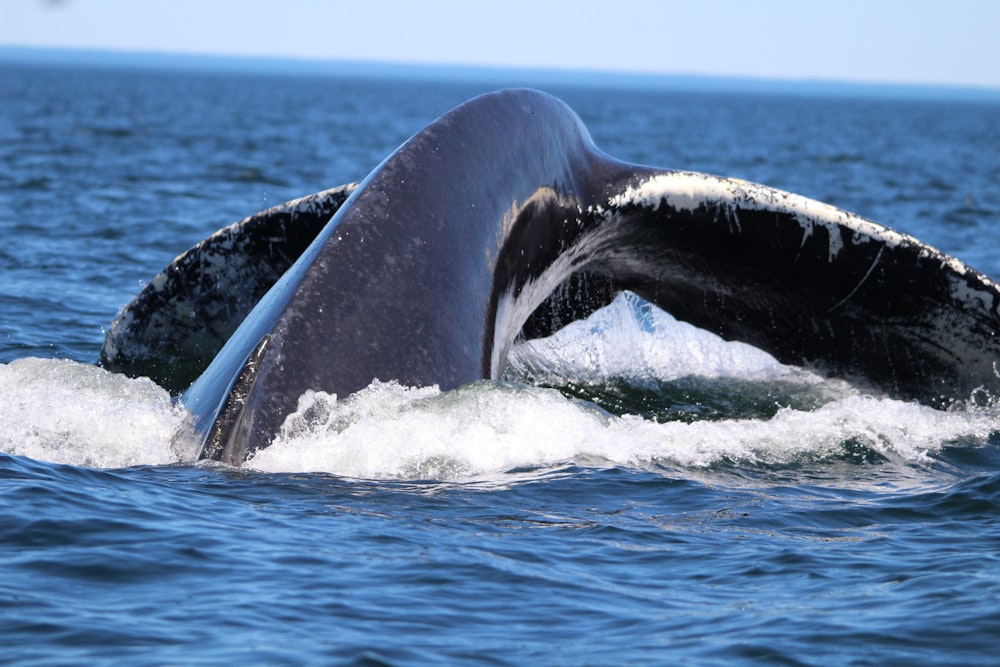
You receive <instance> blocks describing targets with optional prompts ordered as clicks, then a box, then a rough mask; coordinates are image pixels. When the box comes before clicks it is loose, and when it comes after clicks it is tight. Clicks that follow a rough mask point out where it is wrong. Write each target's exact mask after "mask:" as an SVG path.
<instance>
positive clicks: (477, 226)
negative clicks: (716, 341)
mask: <svg viewBox="0 0 1000 667" xmlns="http://www.w3.org/2000/svg"><path fill="white" fill-rule="evenodd" d="M348 195H350V197H349V198H348ZM299 202H306V203H296V202H291V203H289V204H286V205H284V206H282V207H277V208H276V209H272V210H271V211H269V212H265V213H262V214H260V215H259V216H255V217H254V218H250V219H248V220H247V221H244V222H243V223H238V224H237V225H236V226H234V227H231V228H227V229H228V230H231V231H229V232H227V231H226V230H223V231H222V232H220V233H219V234H217V235H216V236H213V237H211V238H210V239H207V240H206V241H204V242H202V244H199V245H198V246H196V247H195V248H194V249H192V250H191V251H189V252H188V253H185V254H184V255H182V256H181V257H180V258H178V260H176V261H175V262H174V264H172V265H171V266H170V267H168V268H167V269H166V270H165V271H164V273H162V274H160V276H158V277H157V278H156V279H154V281H153V282H152V283H150V286H147V289H146V290H144V292H143V293H141V294H140V295H139V297H137V298H136V300H135V301H133V303H132V304H130V305H129V306H127V307H126V308H125V309H124V310H123V311H122V313H121V315H120V316H119V318H118V320H117V321H116V323H115V325H113V326H112V330H111V331H109V334H108V340H107V341H106V343H105V349H104V351H103V352H102V360H104V363H105V364H106V365H108V366H109V367H112V368H119V369H122V370H125V371H127V372H132V373H135V372H143V373H147V374H152V373H154V372H155V373H157V375H153V377H154V378H155V379H159V380H161V381H164V382H165V383H168V384H169V386H171V387H172V388H173V389H175V390H178V391H179V390H180V389H182V388H183V386H184V385H185V383H186V382H188V381H189V380H190V379H191V378H193V377H197V379H196V380H195V381H194V383H193V384H192V385H191V386H190V387H189V388H188V389H187V390H186V391H185V392H184V394H183V396H182V400H183V401H184V403H185V405H186V406H187V407H188V408H190V409H191V410H192V412H193V413H194V415H195V418H196V420H197V426H196V428H197V429H198V430H199V431H200V432H201V433H202V434H204V436H205V438H206V439H207V440H208V441H209V446H207V447H206V448H205V450H204V454H205V455H207V456H210V457H212V458H220V459H222V460H224V461H227V462H229V463H233V464H235V465H238V464H240V463H242V461H243V460H244V459H245V458H246V457H247V456H249V455H250V454H251V453H252V452H253V451H255V450H256V449H258V448H260V447H263V446H266V445H267V444H268V443H269V442H270V441H271V439H273V437H274V435H275V434H276V433H277V431H278V428H279V427H280V425H281V423H282V421H283V420H284V418H285V416H287V415H288V414H289V413H291V412H292V411H293V410H294V409H295V405H296V401H297V398H298V397H299V396H300V395H302V393H303V392H304V391H306V390H307V389H314V390H322V391H327V392H331V393H337V394H339V395H347V394H350V393H352V392H354V391H357V390H358V389H361V388H363V387H365V386H367V385H368V384H369V383H370V382H371V381H372V380H373V379H375V378H379V379H382V380H390V379H394V380H398V381H400V382H401V383H404V384H407V385H412V386H421V385H434V384H436V385H439V386H440V387H441V388H442V389H450V388H454V387H457V386H459V385H461V384H464V383H466V382H470V381H473V380H476V379H479V378H491V377H492V378H496V377H499V376H500V374H501V373H502V372H503V370H504V365H505V363H506V356H507V353H508V351H509V349H510V347H511V346H512V345H513V343H514V341H515V340H516V339H517V337H518V336H525V335H527V336H542V335H547V334H549V333H552V332H553V331H555V330H557V329H558V328H560V327H561V326H564V325H565V324H568V323H569V322H570V321H573V320H575V319H579V318H581V317H585V316H586V315H588V314H590V313H591V312H593V311H594V310H595V309H597V308H599V307H601V306H603V305H605V304H606V303H608V302H609V301H610V300H611V299H612V298H613V297H614V296H615V295H616V294H617V293H619V292H621V291H622V290H630V291H632V292H634V293H636V294H638V295H639V296H641V297H643V298H645V299H647V300H648V301H650V302H652V303H654V304H656V305H658V306H660V307H661V308H663V309H664V310H667V311H668V312H670V313H671V314H673V315H674V316H675V317H677V318H678V319H681V320H685V321H688V322H690V323H692V324H694V325H696V326H699V327H701V328H704V329H706V330H708V331H710V332H713V333H716V334H718V335H720V336H722V337H723V338H725V339H728V340H740V341H744V342H747V343H750V344H752V345H755V346H757V347H759V348H761V349H763V350H766V351H767V352H769V353H771V354H772V355H773V356H774V357H776V358H777V359H778V360H779V361H782V362H784V363H788V364H799V365H809V366H812V367H815V368H818V369H820V370H822V371H825V372H826V373H829V374H831V375H837V376H842V377H845V378H847V379H849V380H855V381H858V382H861V383H864V384H866V385H868V386H870V387H872V388H874V389H876V390H880V391H883V392H885V393H887V394H889V395H891V396H895V397H901V398H906V399H917V400H920V401H922V402H926V403H928V404H931V405H936V406H944V405H947V404H948V403H949V402H951V401H954V400H964V399H967V398H968V397H969V396H970V394H971V393H972V392H974V391H975V390H976V389H977V388H985V389H987V390H988V391H990V392H994V393H995V392H997V391H998V389H1000V379H998V376H997V373H996V369H995V364H996V361H997V360H998V359H1000V335H998V334H1000V287H998V285H997V284H996V283H994V282H993V281H991V280H990V279H989V278H987V277H986V276H984V275H982V274H981V273H978V272H976V271H975V270H973V269H971V268H970V267H968V266H966V265H965V264H963V263H962V262H960V261H958V260H957V259H954V258H952V257H949V256H947V255H944V254H943V253H940V252H938V251H937V250H934V249H933V248H931V247H929V246H927V245H925V244H923V243H921V242H919V241H918V240H916V239H914V238H912V237H909V236H906V235H904V234H900V233H898V232H895V231H892V230H891V229H888V228H886V227H883V226H881V225H878V224H876V223H874V222H871V221H869V220H865V219H863V218H860V217H858V216H855V215H853V214H850V213H847V212H845V211H842V210H839V209H836V208H834V207H832V206H828V205H826V204H822V203H820V202H816V201H813V200H810V199H807V198H804V197H800V196H798V195H794V194H790V193H787V192H782V191H779V190H775V189H773V188H768V187H766V186H762V185H757V184H753V183H748V182H745V181H740V180H736V179H727V178H720V177H716V176H709V175H705V174H696V173H691V172H683V171H671V170H661V169H653V168H650V167H645V166H639V165H632V164H627V163H623V162H620V161H617V160H614V159H612V158H610V157H608V156H607V155H605V154H603V153H601V152H600V151H599V150H597V149H596V148H595V147H594V146H593V144H592V142H591V140H590V137H589V135H588V134H587V131H586V129H585V128H584V127H583V125H582V123H581V122H580V120H579V119H578V118H577V117H576V115H575V114H574V113H573V112H572V111H571V110H570V109H569V108H568V107H566V106H565V105H564V104H562V103H561V102H559V101H558V100H556V99H555V98H553V97H551V96H549V95H546V94H543V93H538V92H536V91H529V90H513V91H501V92H498V93H494V94H490V95H485V96H482V97H479V98H476V99H474V100H472V101H470V102H468V103H466V104H464V105H462V106H460V107H458V108H456V109H455V110H453V111H451V112H449V113H447V114H445V115H444V116H442V117H441V118H440V119H438V120H437V121H435V122H434V123H432V124H431V125H429V126H428V127H427V128H425V129H424V130H423V131H421V132H419V133H418V134H416V135H414V137H412V138H411V139H410V140H409V141H407V142H406V143H405V144H404V145H403V146H402V147H400V148H399V149H398V150H397V151H396V152H395V153H394V154H393V155H392V156H391V157H389V158H388V159H387V160H385V161H384V162H383V163H382V165H380V166H379V168H378V169H376V170H375V171H374V172H373V173H372V174H371V175H370V176H369V177H368V178H367V179H366V180H365V181H364V182H363V183H362V184H361V185H360V186H357V187H356V189H355V186H353V185H352V186H342V187H341V188H335V189H333V190H329V191H326V192H325V193H319V194H318V195H314V196H313V198H306V199H305V200H299ZM303 207H304V208H303ZM295 216H299V217H298V218H295ZM331 216H332V217H331ZM279 218H280V219H281V220H284V221H285V222H283V223H282V225H284V226H282V227H281V230H282V231H281V232H280V233H278V234H275V233H273V232H271V231H268V230H269V229H270V227H268V224H269V223H266V224H265V222H264V221H265V220H271V219H279ZM257 219H259V221H255V220H257ZM294 219H297V220H300V221H304V222H305V223H306V224H304V225H303V231H301V233H300V234H299V235H298V236H296V235H295V234H294V233H292V232H290V231H289V230H290V229H291V227H290V226H289V224H288V221H289V220H294ZM327 220H329V222H327ZM220 235H221V236H220ZM275 236H276V237H279V238H282V239H285V238H291V237H293V236H294V237H295V239H296V241H295V242H294V243H293V242H282V243H278V244H277V245H275V244H274V243H273V240H272V239H273V237H275ZM216 237H219V238H216ZM233 239H239V240H238V241H235V240H233ZM275 258H278V259H275ZM248 271H249V274H250V277H249V278H247V277H246V275H247V272H248ZM220 276H221V277H224V278H225V280H219V278H220ZM278 276H280V278H279V277H278ZM170 285H173V286H174V287H168V286H170ZM193 305H197V308H192V306H193ZM191 312H194V313H195V315H194V317H190V316H189V313H191ZM241 320H242V322H241ZM236 325H239V326H238V327H237V326H236ZM234 329H235V330H234ZM227 338H228V341H227ZM178 368H180V370H178ZM212 443H215V444H212ZM219 443H222V444H221V445H220V444H219Z"/></svg>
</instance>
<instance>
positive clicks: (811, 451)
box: [248, 381, 1000, 479]
mask: <svg viewBox="0 0 1000 667" xmlns="http://www.w3.org/2000/svg"><path fill="white" fill-rule="evenodd" d="M998 428H1000V417H998V416H996V415H989V414H986V413H976V412H955V413H949V412H941V411H939V410H934V409H932V408H928V407H926V406H922V405H919V404H916V403H906V402H902V401H893V400H888V399H877V398H873V397H870V396H864V395H855V396H850V397H846V398H841V399H837V400H834V401H831V402H829V403H827V404H825V405H822V406H820V407H819V408H817V409H815V410H808V411H805V410H796V409H792V408H781V409H779V410H778V411H777V413H776V414H775V415H774V416H773V417H771V418H769V419H726V420H720V421H696V422H690V423H686V422H678V421H670V422H665V423H657V422H655V421H652V420H649V419H644V418H642V417H639V416H636V415H621V416H616V415H613V414H610V413H608V412H605V411H603V410H601V409H599V408H597V407H595V406H594V405H593V404H590V403H587V402H584V401H579V400H574V399H570V398H566V397H565V396H564V395H563V394H562V393H560V392H559V391H557V390H554V389H545V388H539V387H532V386H528V385H517V384H511V383H502V382H487V381H483V382H478V383H474V384H471V385H467V386H465V387H462V388H460V389H458V390H456V391H451V392H440V391H438V390H437V389H436V388H424V389H413V388H407V387H402V386H400V385H398V384H396V383H391V382H390V383H382V382H375V383H373V384H372V385H371V386H369V387H368V388H367V389H366V390H364V391H362V392H359V393H357V394H354V395H352V396H350V397H348V398H346V399H345V400H338V399H337V397H335V396H332V395H330V394H324V393H320V392H309V393H307V394H306V395H304V396H303V397H302V398H301V399H300V401H299V409H298V410H297V411H296V412H295V414H293V415H292V416H291V417H290V418H289V419H288V421H286V423H285V428H284V429H283V431H282V434H281V436H280V437H279V439H278V440H277V442H276V443H275V444H274V445H272V446H271V447H269V448H267V449H264V450H261V451H260V452H258V453H257V454H256V456H255V457H253V458H252V459H251V460H250V462H249V464H248V465H249V466H250V467H252V468H256V469H258V470H264V471H271V472H283V471H313V472H318V471H322V472H330V473H335V474H338V475H344V476H349V477H359V478H369V479H385V478H392V479H461V478H470V477H482V476H495V475H497V474H503V473H505V472H507V471H510V470H516V469H520V468H531V467H551V466H556V465H561V464H566V463H574V464H577V465H585V466H627V467H638V468H653V467H656V466H662V465H667V466H671V467H678V466H679V467H688V468H692V467H693V468H705V467H708V466H712V465H715V464H718V463H722V462H735V463H753V464H766V465H770V464H789V463H808V462H814V461H821V460H827V459H848V460H850V459H852V458H855V457H856V456H857V455H858V452H859V451H863V452H864V454H863V458H866V459H870V458H873V457H874V458H886V459H894V460H899V461H903V462H921V461H925V460H927V458H928V457H929V456H930V455H932V454H933V453H934V452H936V451H939V450H940V449H941V448H942V447H944V446H946V445H947V444H948V443H949V442H952V441H955V440H957V439H962V440H966V441H967V440H969V439H973V440H985V439H986V438H988V437H989V435H990V433H991V432H993V431H996V430H997V429H998Z"/></svg>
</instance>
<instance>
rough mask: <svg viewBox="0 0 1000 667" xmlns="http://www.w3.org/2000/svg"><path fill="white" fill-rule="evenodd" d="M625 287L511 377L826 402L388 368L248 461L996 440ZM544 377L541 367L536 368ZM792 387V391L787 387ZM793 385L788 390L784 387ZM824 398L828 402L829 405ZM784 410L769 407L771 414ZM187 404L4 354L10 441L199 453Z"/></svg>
mask: <svg viewBox="0 0 1000 667" xmlns="http://www.w3.org/2000/svg"><path fill="white" fill-rule="evenodd" d="M645 308H646V307H645V306H643V305H642V304H641V303H639V302H638V301H637V300H636V297H632V296H625V297H621V298H620V299H618V300H616V301H615V303H614V304H613V305H612V306H611V307H609V308H606V309H603V310H601V311H598V312H597V313H595V314H594V315H593V316H591V317H590V318H588V319H587V320H585V321H584V322H580V323H576V324H574V325H572V326H571V327H567V328H566V329H564V330H563V331H561V332H559V333H558V334H557V335H556V336H553V337H552V338H551V339H546V340H544V341H535V342H533V343H531V344H529V345H528V346H526V347H524V348H523V349H520V350H519V351H516V354H514V355H513V356H512V358H513V359H514V360H515V361H518V363H521V364H522V367H521V369H520V370H519V371H517V370H514V371H513V372H512V377H515V378H516V377H518V373H521V377H524V376H525V375H526V374H527V375H530V374H531V373H537V374H539V375H543V376H544V375H545V374H546V373H549V374H550V375H549V376H548V377H551V378H562V379H565V378H573V379H576V380H580V381H583V382H595V383H597V384H598V385H599V384H600V382H601V381H602V379H608V378H615V377H628V378H630V379H631V380H633V381H635V380H638V381H639V382H638V384H639V385H641V384H642V382H641V381H642V379H643V378H647V379H650V380H655V381H670V380H676V379H679V378H687V377H689V376H700V377H703V378H711V379H713V381H714V382H715V383H716V384H715V385H713V386H720V383H721V385H722V386H724V385H725V383H726V382H727V380H728V379H729V378H732V379H733V380H734V381H736V383H743V384H744V385H745V383H747V382H749V383H751V384H753V383H760V387H761V390H760V394H761V396H763V397H765V398H764V399H763V400H768V399H766V397H767V396H768V395H769V392H768V388H769V387H771V386H774V385H778V384H782V383H785V384H787V383H792V384H794V385H796V386H799V385H801V386H802V387H804V390H805V391H806V392H807V393H809V395H810V396H813V397H817V399H818V400H816V401H806V402H804V403H803V404H804V405H807V406H809V408H811V409H806V408H805V407H803V408H802V409H793V408H790V407H784V408H781V409H778V410H777V412H776V414H774V416H771V417H763V416H762V417H759V418H735V417H732V418H728V419H721V420H719V421H695V422H692V423H685V422H679V421H673V422H666V423H657V422H655V421H651V420H649V419H643V418H642V417H639V416H635V415H624V416H616V415H612V414H609V413H607V412H605V411H603V410H601V409H600V408H598V407H596V406H595V405H593V404H591V403H587V402H585V401H581V400H575V399H570V398H566V397H565V396H564V395H563V394H561V393H560V392H558V391H556V390H553V389H545V388H541V387H536V386H530V385H528V384H525V383H523V382H511V381H507V382H496V381H482V382H477V383H473V384H471V385H468V386H465V387H462V388H460V389H458V390H455V391H447V392H441V391H439V390H438V389H437V388H435V387H430V388H419V389H416V388H408V387H403V386H400V385H398V384H396V383H393V382H388V383H383V382H378V381H376V382H373V383H372V384H371V385H370V386H369V387H368V388H367V389H365V390H363V391H361V392H358V393H357V394H354V395H352V396H349V397H346V398H337V397H335V396H331V395H329V394H324V393H321V392H311V391H310V392H306V393H305V394H304V395H303V396H302V397H301V398H300V400H299V405H298V410H297V411H296V412H295V413H294V414H293V415H291V416H290V417H289V418H288V419H287V420H286V423H285V426H284V428H283V430H282V433H281V434H280V436H279V438H278V439H277V441H276V442H275V443H274V444H273V445H272V446H271V447H268V448H266V449H263V450H261V451H259V452H258V453H257V454H256V455H255V456H254V457H253V458H252V459H251V460H250V461H249V462H248V466H249V467H251V468H255V469H258V470H261V471H271V472H326V473H331V474H336V475H343V476H348V477H356V478H367V479H438V480H467V479H477V480H482V479H484V478H485V479H490V480H495V481H500V482H502V483H505V482H504V480H508V481H509V480H510V479H511V478H512V475H511V472H510V471H515V470H522V471H523V470H525V469H529V470H530V469H551V468H552V467H553V466H560V465H565V464H569V463H572V464H575V465H581V466H629V467H639V468H647V469H650V468H656V467H657V466H661V465H666V466H669V467H671V468H673V469H676V468H678V467H680V468H687V469H689V470H691V471H692V474H696V473H695V471H696V470H701V469H703V468H704V467H706V466H712V465H716V464H718V463H720V462H734V463H736V464H737V465H738V464H740V463H741V462H745V463H754V464H756V463H763V464H784V463H798V462H810V461H821V460H828V459H830V458H831V457H834V458H836V457H840V458H842V457H843V456H844V453H845V447H848V446H851V445H852V444H853V446H860V447H863V448H867V449H868V450H871V451H875V452H878V453H879V454H881V455H882V456H884V457H886V458H889V459H891V460H896V461H901V462H904V463H907V464H909V463H917V464H919V463H921V462H923V461H924V460H925V459H927V457H928V456H932V455H933V454H934V453H936V452H938V451H940V450H941V448H942V447H944V446H946V445H947V444H948V443H951V442H954V441H956V440H961V441H968V442H973V443H975V442H985V441H986V440H987V439H988V438H989V437H990V435H991V434H992V433H995V432H997V431H1000V412H998V411H997V410H996V409H995V408H988V409H970V410H968V411H961V410H957V411H954V412H943V411H939V410H934V409H931V408H928V407H925V406H921V405H919V404H916V403H907V402H902V401H894V400H889V399H884V398H873V397H870V396H865V395H863V394H861V393H860V392H859V391H857V390H856V389H853V388H851V387H849V386H848V385H846V384H844V383H841V382H830V381H828V380H824V379H822V378H819V377H817V376H815V375H811V374H809V373H806V372H804V371H802V370H801V369H796V368H791V367H788V366H783V365H782V364H780V363H778V362H777V361H775V360H774V359H773V358H772V357H770V356H769V355H766V354H764V353H763V352H761V351H759V350H756V349H754V348H751V347H749V346H746V345H743V344H740V343H727V342H725V341H722V340H721V339H719V338H717V337H715V336H711V335H709V334H707V333H705V332H704V331H701V330H698V329H695V328H693V327H689V326H688V325H686V324H683V323H680V322H677V321H676V320H674V319H673V318H671V317H670V316H669V315H667V314H666V313H663V312H662V311H659V310H658V309H655V308H649V310H648V311H647V310H645ZM534 379H536V380H537V379H539V378H538V377H534ZM779 394H780V392H779ZM779 400H780V399H779ZM816 405H819V407H814V406H816ZM773 412H774V410H764V411H762V413H766V414H771V413H773ZM186 415H187V413H186V412H185V411H184V410H183V409H181V408H179V407H178V406H176V405H175V404H174V403H172V402H171V399H170V397H169V395H168V394H167V392H166V391H165V390H163V389H161V388H159V387H158V386H156V385H155V384H153V383H152V382H151V381H149V380H133V379H128V378H126V377H124V376H122V375H116V374H112V373H108V372H106V371H103V370H101V369H99V368H96V367H94V366H91V365H88V364H81V363H77V362H72V361H58V360H45V359H23V360H19V361H15V362H12V363H10V364H7V365H0V451H4V452H7V453H11V454H17V455H22V456H28V457H31V458H35V459H40V460H45V461H52V462H58V463H69V464H73V465H81V466H92V467H124V466H130V465H143V464H145V465H161V464H171V463H177V462H187V461H190V460H191V459H192V457H193V456H194V451H193V449H191V448H189V447H184V446H182V445H180V444H176V443H182V442H184V440H183V438H179V437H177V434H178V433H182V432H183V430H182V429H183V428H184V427H185V425H186V421H185V418H186Z"/></svg>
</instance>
